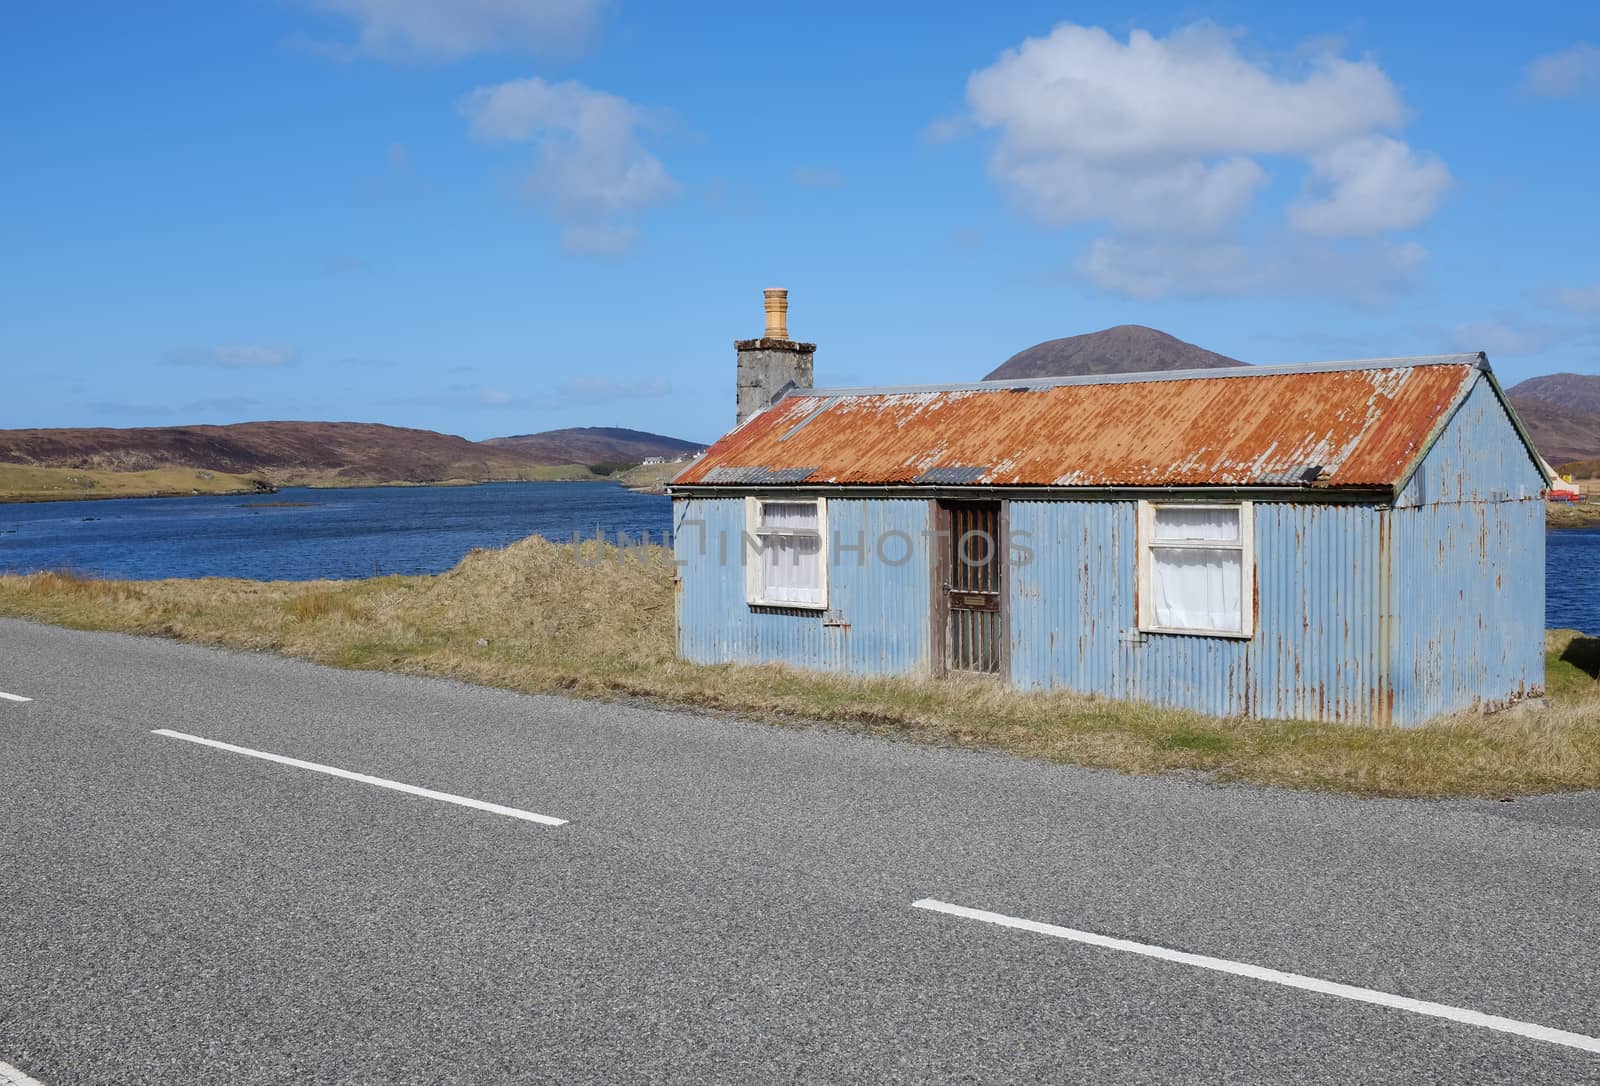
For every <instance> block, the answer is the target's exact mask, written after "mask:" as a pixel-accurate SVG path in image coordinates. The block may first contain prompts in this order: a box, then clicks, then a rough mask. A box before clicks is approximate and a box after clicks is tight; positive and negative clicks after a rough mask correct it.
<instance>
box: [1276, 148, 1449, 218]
mask: <svg viewBox="0 0 1600 1086" xmlns="http://www.w3.org/2000/svg"><path fill="white" fill-rule="evenodd" d="M1310 187H1311V189H1312V190H1314V191H1319V192H1321V193H1324V195H1322V197H1321V198H1320V199H1313V200H1302V201H1301V202H1300V203H1297V204H1296V205H1295V206H1293V207H1291V208H1290V209H1289V222H1290V223H1291V224H1293V225H1294V226H1295V227H1297V228H1298V229H1301V230H1304V231H1305V232H1306V233H1308V234H1321V235H1324V236H1330V237H1344V236H1350V235H1356V234H1377V233H1383V232H1385V231H1392V230H1405V229H1408V228H1410V227H1413V226H1417V225H1418V224H1420V223H1423V222H1425V221H1427V219H1428V217H1429V216H1430V215H1432V214H1433V210H1434V208H1435V207H1437V206H1438V203H1439V198H1440V197H1441V196H1443V195H1444V192H1445V190H1446V189H1448V188H1449V187H1450V171H1449V169H1447V168H1446V167H1445V164H1444V163H1443V162H1441V161H1439V159H1438V158H1437V157H1436V156H1434V155H1431V154H1427V153H1423V154H1418V153H1417V152H1416V151H1413V150H1412V149H1411V148H1410V147H1407V146H1406V145H1405V144H1403V143H1401V142H1400V141H1399V140H1395V139H1390V138H1389V137H1388V136H1366V137H1363V138H1361V139H1355V140H1351V141H1349V142H1348V143H1342V144H1340V145H1338V146H1337V147H1331V148H1329V149H1328V150H1326V151H1319V152H1317V153H1316V154H1314V155H1313V156H1311V185H1310Z"/></svg>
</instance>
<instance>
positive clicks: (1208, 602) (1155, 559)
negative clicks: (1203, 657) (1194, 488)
mask: <svg viewBox="0 0 1600 1086" xmlns="http://www.w3.org/2000/svg"><path fill="white" fill-rule="evenodd" d="M1254 537H1255V531H1254V524H1253V516H1252V507H1251V504H1250V503H1249V502H1240V503H1238V504H1234V505H1189V504H1185V505H1164V504H1161V503H1159V502H1140V503H1139V628H1140V629H1141V630H1149V631H1153V632H1156V633H1189V634H1209V635H1211V636H1216V637H1249V636H1250V635H1251V633H1252V632H1253V624H1254V619H1255V572H1254V568H1255V547H1254Z"/></svg>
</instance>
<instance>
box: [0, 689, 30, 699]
mask: <svg viewBox="0 0 1600 1086" xmlns="http://www.w3.org/2000/svg"><path fill="white" fill-rule="evenodd" d="M32 700H33V699H32V698H25V697H23V696H22V695H21V694H7V693H6V692H5V691H4V690H0V701H32Z"/></svg>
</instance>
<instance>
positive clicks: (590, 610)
mask: <svg viewBox="0 0 1600 1086" xmlns="http://www.w3.org/2000/svg"><path fill="white" fill-rule="evenodd" d="M595 548H596V545H595V544H593V543H590V544H585V550H584V557H585V558H586V559H588V561H586V562H580V561H578V560H577V558H578V556H577V554H575V552H574V550H573V548H572V547H571V546H570V545H560V544H555V543H550V542H547V541H545V540H543V539H539V538H537V537H533V538H529V539H525V540H523V541H521V542H519V543H516V544H513V545H512V546H510V547H508V548H506V549H505V550H500V551H474V552H473V553H471V554H469V555H468V556H467V557H466V558H465V559H463V560H462V562H461V564H460V565H459V566H457V567H456V568H455V569H453V570H451V571H450V572H448V573H444V574H441V575H439V576H436V577H378V578H373V579H370V580H362V581H314V582H272V583H267V582H258V581H238V580H218V579H207V580H194V581H147V582H132V581H98V580H90V579H85V578H81V577H76V576H73V575H71V574H63V573H39V574H33V575H31V576H0V614H4V615H9V616H13V617H18V618H29V619H35V620H38V621H43V622H50V623H56V624H59V625H64V626H71V627H75V628H79V629H92V630H118V631H123V632H127V633H136V634H151V635H157V636H164V637H173V638H178V639H181V640H184V641H190V642H195V643H198V644H204V645H219V646H227V647H230V648H237V649H246V650H258V651H270V652H277V653H283V654H285V655H289V656H296V657H300V658H303V659H307V660H315V661H318V662H321V663H326V664H332V665H335V666H339V667H349V668H368V669H381V670H386V671H400V672H408V673H412V674H418V675H436V676H447V677H451V678H456V679H463V680H466V681H469V682H477V683H484V684H489V685H493V686H500V687H505V688H508V689H512V690H519V691H525V692H530V693H540V692H555V693H564V694H573V695H578V696H583V697H602V698H604V697H640V698H648V699H652V700H654V701H657V702H661V703H666V704H671V705H682V706H691V707H702V708H711V709H718V710H726V711H730V712H735V713H738V714H741V715H744V716H749V717H754V718H759V719H764V720H768V721H772V722H795V723H806V722H811V721H821V722H831V723H835V724H840V725H845V726H850V727H854V728H858V729H863V730H867V731H872V732H876V733H881V734H891V735H895V736H900V737H905V738H910V739H915V740H920V741H927V742H935V743H945V744H953V745H958V746H966V747H981V748H988V749H996V750H1003V751H1008V752H1011V753H1015V754H1020V755H1024V756H1027V757H1034V758H1043V759H1048V760H1052V761H1059V762H1070V763H1074V764H1078V765H1086V766H1098V767H1104V768H1109V769H1116V770H1122V771H1125V772H1131V773H1158V772H1165V771H1172V770H1196V771H1200V772H1203V773H1207V774H1211V775H1213V776H1214V777H1216V778H1217V779H1221V780H1229V781H1244V782H1249V783H1253V784H1263V785H1279V786H1287V787H1294V788H1310V789H1319V790H1326V791H1340V792H1351V793H1357V794H1362V795H1388V796H1441V797H1442V796H1497V797H1499V796H1511V795H1520V794H1530V793H1537V792H1551V791H1562V790H1575V789H1589V788H1600V684H1597V682H1596V679H1595V676H1596V673H1597V672H1600V640H1596V639H1594V638H1589V637H1584V636H1582V635H1580V634H1577V633H1576V632H1575V631H1570V630H1568V631H1554V632H1552V633H1551V634H1550V635H1549V639H1548V644H1547V646H1546V647H1547V650H1548V681H1549V686H1550V692H1551V698H1552V707H1551V708H1549V709H1548V710H1546V711H1544V712H1519V713H1511V714H1503V715H1500V716H1495V717H1488V718H1481V717H1478V716H1476V715H1472V716H1463V717H1459V718H1452V719H1448V720H1443V721H1439V722H1437V723H1434V724H1432V725H1430V726H1428V727H1425V728H1416V729H1410V730H1398V729H1395V730H1380V729H1376V728H1363V727H1352V726H1347V725H1328V724H1307V723H1297V722H1284V721H1244V720H1231V719H1218V718H1212V717H1204V716H1200V715H1198V714H1194V713H1184V712H1174V711H1171V710H1165V709H1157V708H1153V707H1150V706H1146V705H1139V704H1133V703H1126V702H1112V701H1105V700H1097V699H1093V698H1087V697H1082V696H1078V695H1072V694H1061V693H1051V694H1032V693H1020V692H1017V691H1013V690H1009V689H1007V688H1005V687H1002V686H999V685H997V684H994V683H987V682H967V681H960V680H943V681H930V680H922V679H853V678H845V677H840V676H829V675H816V674H811V673H804V672H799V671H794V670H790V669H787V668H782V667H770V666H769V667H746V666H733V665H725V666H716V667H704V666H698V665H693V664H686V663H683V662H682V661H680V660H678V659H676V657H675V656H674V653H673V598H672V592H673V589H672V563H671V557H670V555H669V553H668V552H667V551H665V550H664V549H662V548H636V549H634V550H631V551H629V552H627V553H626V554H625V555H621V556H619V555H618V554H617V552H616V551H615V550H614V549H613V548H609V547H608V548H605V554H604V557H605V559H606V560H605V561H601V562H598V563H597V562H595V561H594V559H595V558H596V556H597V555H596V550H595Z"/></svg>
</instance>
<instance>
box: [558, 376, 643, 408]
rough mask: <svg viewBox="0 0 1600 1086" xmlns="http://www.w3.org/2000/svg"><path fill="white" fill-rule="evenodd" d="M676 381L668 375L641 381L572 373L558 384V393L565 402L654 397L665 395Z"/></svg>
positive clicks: (600, 401)
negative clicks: (580, 375) (574, 374)
mask: <svg viewBox="0 0 1600 1086" xmlns="http://www.w3.org/2000/svg"><path fill="white" fill-rule="evenodd" d="M671 391H672V385H671V383H670V382H668V381H667V379H666V378H664V377H646V378H644V379H642V380H638V381H618V380H615V379H613V378H610V377H572V378H569V379H567V380H565V381H563V382H561V384H559V385H557V386H556V395H557V396H558V397H559V398H560V399H561V400H562V402H564V403H569V404H591V403H610V402H611V401H613V400H651V399H657V398H659V397H661V396H665V395H667V394H668V393H670V392H671Z"/></svg>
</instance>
